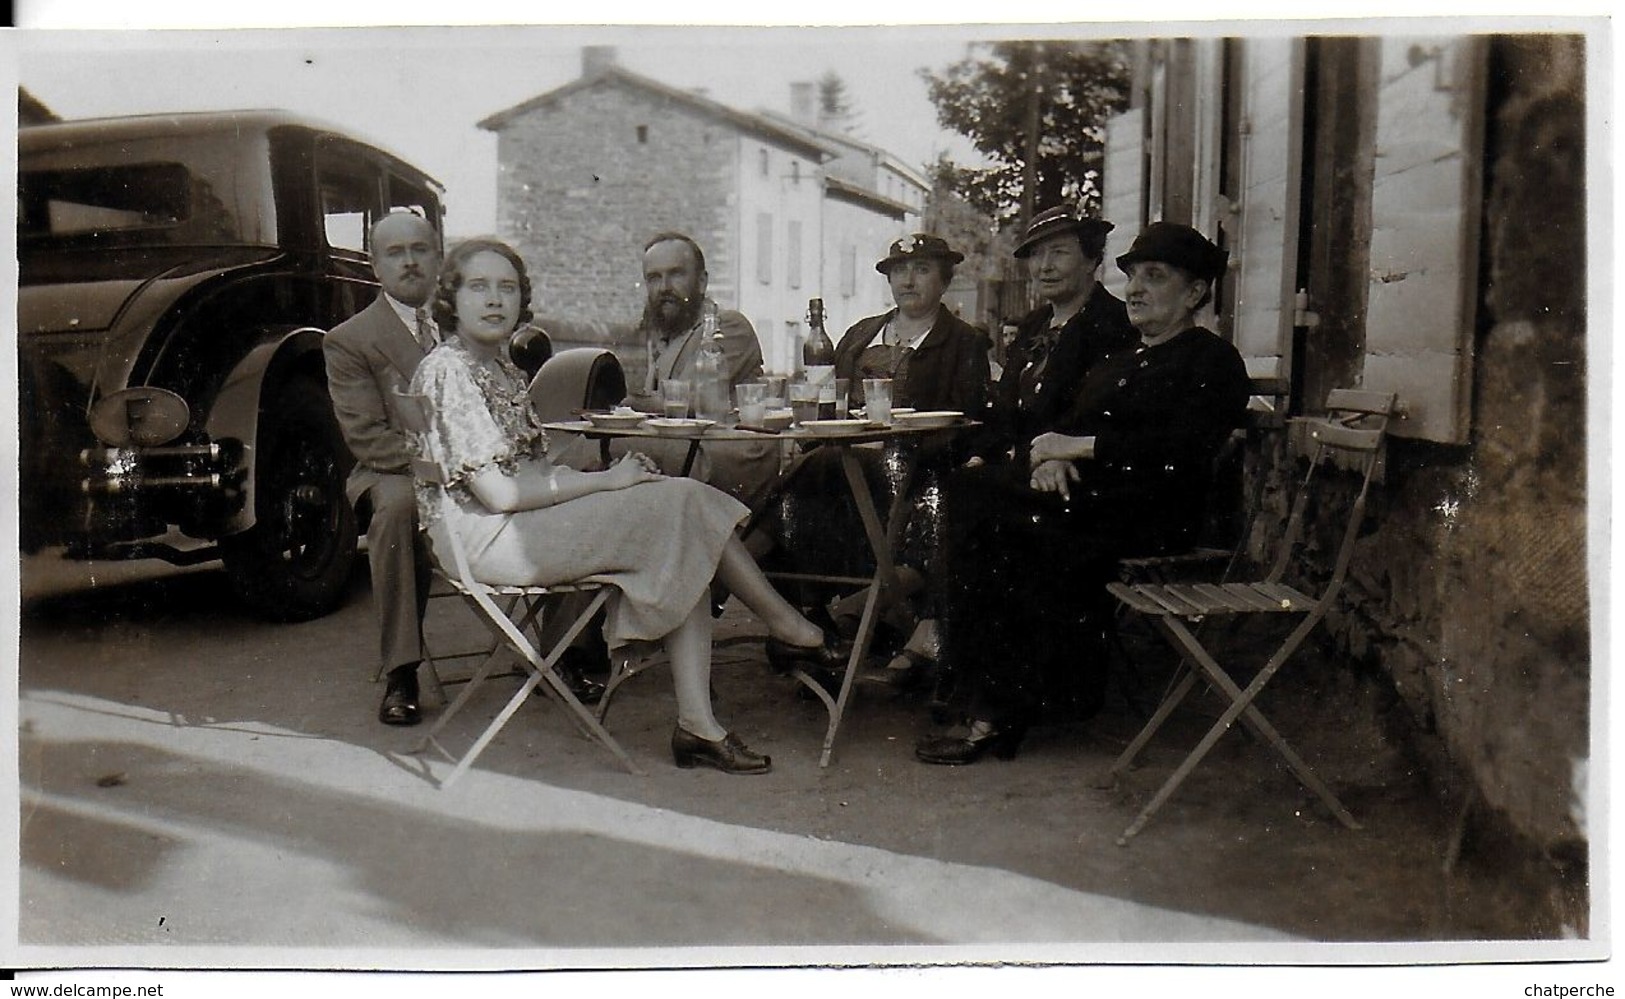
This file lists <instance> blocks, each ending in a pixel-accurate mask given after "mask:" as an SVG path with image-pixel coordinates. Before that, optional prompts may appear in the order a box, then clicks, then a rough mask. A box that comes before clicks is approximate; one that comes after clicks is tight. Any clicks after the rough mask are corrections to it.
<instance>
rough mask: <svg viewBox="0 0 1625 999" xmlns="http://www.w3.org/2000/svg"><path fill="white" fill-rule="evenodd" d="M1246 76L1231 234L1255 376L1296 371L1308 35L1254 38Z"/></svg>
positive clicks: (1241, 335)
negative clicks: (1294, 330)
mask: <svg viewBox="0 0 1625 999" xmlns="http://www.w3.org/2000/svg"><path fill="white" fill-rule="evenodd" d="M1245 44H1246V48H1245V49H1244V50H1243V55H1242V58H1241V67H1240V74H1239V75H1240V79H1239V80H1237V81H1235V82H1236V85H1237V86H1239V87H1240V88H1241V101H1240V104H1241V121H1240V123H1239V131H1240V136H1239V141H1240V143H1241V151H1240V177H1239V185H1240V186H1239V202H1240V203H1239V204H1238V205H1236V206H1234V207H1235V212H1234V215H1233V216H1232V223H1231V224H1232V225H1233V227H1234V229H1233V231H1232V232H1231V233H1230V251H1231V256H1232V266H1233V267H1234V269H1235V275H1236V282H1235V303H1234V304H1235V312H1234V315H1235V344H1236V349H1237V350H1239V351H1240V352H1241V355H1242V357H1244V358H1246V360H1247V370H1248V373H1249V374H1250V375H1252V376H1253V377H1254V378H1255V379H1258V378H1278V379H1285V378H1286V377H1287V376H1288V375H1289V374H1290V370H1291V365H1290V363H1289V362H1288V359H1287V358H1288V353H1289V352H1290V349H1291V344H1292V306H1293V293H1294V291H1295V289H1294V288H1293V287H1292V283H1293V276H1294V275H1295V274H1296V272H1297V256H1298V228H1299V226H1298V214H1299V212H1298V203H1299V199H1300V197H1301V194H1302V176H1303V64H1304V45H1303V41H1302V40H1301V39H1292V38H1254V39H1248V40H1247V42H1246V43H1245Z"/></svg>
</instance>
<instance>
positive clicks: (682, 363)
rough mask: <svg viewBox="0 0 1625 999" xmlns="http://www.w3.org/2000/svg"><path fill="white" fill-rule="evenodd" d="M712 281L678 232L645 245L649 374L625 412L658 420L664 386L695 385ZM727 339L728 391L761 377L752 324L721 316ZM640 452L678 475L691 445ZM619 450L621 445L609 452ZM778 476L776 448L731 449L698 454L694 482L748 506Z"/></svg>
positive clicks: (743, 445) (648, 446)
mask: <svg viewBox="0 0 1625 999" xmlns="http://www.w3.org/2000/svg"><path fill="white" fill-rule="evenodd" d="M707 282H708V275H707V274H706V271H705V254H704V253H703V252H702V251H701V250H700V247H699V244H698V243H696V242H694V240H693V239H691V238H690V237H688V236H686V235H684V234H682V233H680V232H661V233H656V234H655V235H654V236H652V237H651V238H650V239H649V241H648V242H646V243H644V244H643V284H644V291H645V294H646V298H645V300H644V305H643V321H642V322H641V323H640V325H639V329H640V330H641V331H642V332H643V334H644V336H645V337H646V340H645V346H646V349H647V350H648V356H649V368H648V373H647V375H646V376H645V377H644V381H643V385H642V390H641V391H636V392H633V393H632V394H631V395H630V396H628V398H627V400H626V404H627V405H629V406H632V407H633V408H635V409H639V410H641V411H643V412H646V413H659V412H660V411H661V406H660V383H661V382H663V381H665V380H666V379H668V378H672V379H692V378H693V377H694V362H695V361H696V360H697V359H698V358H699V356H700V347H701V346H702V344H701V336H700V314H701V312H702V311H703V310H704V308H705V303H706V302H707V301H709V299H707V298H706V294H705V291H706V285H707ZM717 332H718V333H720V334H721V338H722V359H723V368H724V370H725V371H726V372H727V374H728V385H729V387H730V388H731V387H733V386H737V385H738V384H739V383H740V382H748V381H750V380H751V379H753V378H758V377H760V376H761V374H762V346H761V344H760V343H758V342H757V339H756V329H755V328H754V327H753V326H751V324H750V320H749V319H746V318H745V317H744V316H743V315H741V314H740V313H738V312H735V311H734V310H732V309H720V310H718V313H717ZM635 443H636V445H637V447H636V448H635V450H638V451H642V452H644V453H645V454H647V455H649V456H650V457H652V458H654V459H655V460H656V461H657V462H658V463H659V464H660V466H661V469H662V470H663V471H665V472H667V473H668V474H676V473H678V472H680V471H681V469H682V462H683V458H684V457H686V456H687V453H688V445H687V444H686V443H683V442H679V441H655V440H639V441H636V442H635ZM618 450H620V446H619V442H617V446H616V447H614V448H612V451H618ZM777 472H778V449H777V442H776V441H768V440H765V439H764V440H761V441H743V442H739V441H734V442H728V443H725V444H717V445H713V446H704V445H702V446H701V448H700V452H699V455H698V456H697V457H696V459H695V462H694V467H693V468H692V469H691V470H690V474H691V475H693V477H694V478H697V479H700V480H702V481H704V482H707V483H710V484H711V485H713V486H715V487H716V488H718V489H721V490H722V491H723V492H726V493H728V494H730V495H732V496H734V497H736V498H738V499H740V500H743V501H744V502H746V503H749V502H750V501H751V499H752V498H754V497H755V496H756V495H757V494H758V493H759V492H760V491H761V490H762V489H764V488H765V487H766V485H767V484H768V483H769V482H771V481H772V480H773V478H774V476H775V475H776V474H777Z"/></svg>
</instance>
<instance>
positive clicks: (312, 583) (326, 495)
mask: <svg viewBox="0 0 1625 999" xmlns="http://www.w3.org/2000/svg"><path fill="white" fill-rule="evenodd" d="M347 455H348V451H347V450H346V448H345V445H344V440H343V438H342V437H341V436H340V434H339V428H338V424H337V422H336V421H335V420H334V418H333V410H332V406H331V404H330V403H329V401H328V398H327V393H326V391H325V390H324V389H323V388H322V386H321V385H320V384H318V383H316V382H315V381H314V380H311V379H298V380H295V381H292V382H289V383H288V384H286V385H284V386H283V387H282V388H281V389H280V390H278V391H277V393H276V395H275V396H274V397H272V399H271V400H270V404H269V405H267V406H265V407H264V409H263V411H262V414H261V421H260V432H259V447H258V455H257V458H256V461H255V467H254V471H253V474H254V476H255V489H254V497H255V499H254V501H255V509H256V522H255V525H254V527H253V528H252V529H250V530H248V531H246V532H244V533H243V534H240V535H237V536H235V537H232V538H228V539H226V541H225V543H224V545H223V548H222V555H223V557H224V560H225V565H226V571H227V573H228V574H229V575H230V578H231V581H232V585H233V587H234V588H235V589H236V591H237V594H238V596H239V597H240V598H241V599H242V600H243V601H244V602H245V603H246V604H248V606H249V607H250V608H252V609H253V610H254V611H255V613H257V614H260V615H261V616H263V617H266V618H269V619H271V620H275V621H303V620H308V619H310V618H315V617H320V616H322V615H323V614H327V613H329V612H331V611H333V610H335V609H337V607H338V606H339V604H340V603H341V602H342V601H343V599H344V593H345V589H346V587H347V586H348V584H349V580H350V573H351V569H352V568H353V566H354V565H355V557H356V519H355V511H354V509H352V508H351V506H350V503H349V500H348V499H346V498H345V495H344V478H345V469H346V467H347Z"/></svg>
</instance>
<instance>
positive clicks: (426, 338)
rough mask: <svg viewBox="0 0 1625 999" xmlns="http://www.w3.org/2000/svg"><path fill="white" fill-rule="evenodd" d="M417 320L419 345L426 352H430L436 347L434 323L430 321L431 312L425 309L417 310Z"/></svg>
mask: <svg viewBox="0 0 1625 999" xmlns="http://www.w3.org/2000/svg"><path fill="white" fill-rule="evenodd" d="M417 320H418V328H417V338H418V346H420V347H422V348H423V352H424V353H428V352H429V351H431V350H433V349H434V348H435V335H434V325H433V324H432V323H431V322H430V321H429V313H428V311H427V310H425V309H419V310H417Z"/></svg>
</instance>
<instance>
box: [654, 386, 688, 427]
mask: <svg viewBox="0 0 1625 999" xmlns="http://www.w3.org/2000/svg"><path fill="white" fill-rule="evenodd" d="M660 403H661V407H662V411H663V412H664V413H665V415H666V417H667V418H668V419H674V420H681V419H684V418H686V417H687V416H688V413H689V407H690V406H692V405H693V404H694V383H693V382H691V381H688V380H686V379H681V378H668V379H666V380H665V381H663V382H661V383H660Z"/></svg>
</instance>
